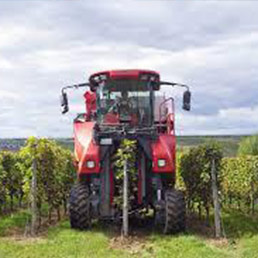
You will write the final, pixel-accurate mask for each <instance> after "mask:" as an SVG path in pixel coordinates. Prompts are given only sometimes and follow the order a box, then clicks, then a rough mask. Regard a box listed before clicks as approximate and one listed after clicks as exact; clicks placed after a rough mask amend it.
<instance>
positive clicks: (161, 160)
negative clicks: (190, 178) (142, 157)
mask: <svg viewBox="0 0 258 258" xmlns="http://www.w3.org/2000/svg"><path fill="white" fill-rule="evenodd" d="M165 166H166V160H165V159H159V160H158V167H160V168H162V167H165Z"/></svg>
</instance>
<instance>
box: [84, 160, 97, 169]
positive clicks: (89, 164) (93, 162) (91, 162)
mask: <svg viewBox="0 0 258 258" xmlns="http://www.w3.org/2000/svg"><path fill="white" fill-rule="evenodd" d="M86 167H87V168H94V167H95V161H93V160H88V161H87V162H86Z"/></svg>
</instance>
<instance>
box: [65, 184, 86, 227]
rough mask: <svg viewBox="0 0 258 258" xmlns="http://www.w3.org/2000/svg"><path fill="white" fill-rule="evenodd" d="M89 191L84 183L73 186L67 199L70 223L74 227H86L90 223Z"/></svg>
mask: <svg viewBox="0 0 258 258" xmlns="http://www.w3.org/2000/svg"><path fill="white" fill-rule="evenodd" d="M89 197H90V191H89V188H88V186H87V185H86V184H83V183H77V184H75V185H74V186H73V188H72V190H71V194H70V201H69V214H70V224H71V227H72V228H75V229H80V230H83V229H87V228H89V226H90V224H91V216H90V200H89V199H90V198H89Z"/></svg>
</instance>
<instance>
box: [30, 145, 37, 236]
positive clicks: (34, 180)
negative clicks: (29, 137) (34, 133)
mask: <svg viewBox="0 0 258 258" xmlns="http://www.w3.org/2000/svg"><path fill="white" fill-rule="evenodd" d="M34 148H36V146H35V147H34ZM30 196H31V236H35V235H36V233H37V220H38V218H37V215H38V212H37V203H36V198H37V167H36V158H34V160H33V163H32V182H31V191H30Z"/></svg>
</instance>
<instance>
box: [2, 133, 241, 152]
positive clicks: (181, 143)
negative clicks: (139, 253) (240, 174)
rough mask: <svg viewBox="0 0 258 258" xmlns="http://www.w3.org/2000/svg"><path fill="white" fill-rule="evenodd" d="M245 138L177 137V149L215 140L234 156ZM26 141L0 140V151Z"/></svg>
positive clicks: (65, 142)
mask: <svg viewBox="0 0 258 258" xmlns="http://www.w3.org/2000/svg"><path fill="white" fill-rule="evenodd" d="M243 137H245V136H243V135H213V136H178V137H177V148H178V149H179V150H180V149H184V148H189V147H194V146H198V145H200V144H202V143H205V142H206V141H208V140H216V141H218V142H220V143H221V145H222V147H223V152H224V155H225V156H235V155H236V153H237V149H238V144H239V142H240V140H241V139H242V138H243ZM55 140H56V141H57V142H58V143H59V144H60V145H61V146H63V147H65V148H68V149H70V150H73V139H72V138H56V139H55ZM25 142H26V139H19V138H13V139H10V138H8V139H0V150H11V151H17V150H19V149H20V148H21V147H22V146H24V144H25Z"/></svg>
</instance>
